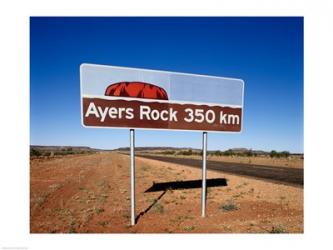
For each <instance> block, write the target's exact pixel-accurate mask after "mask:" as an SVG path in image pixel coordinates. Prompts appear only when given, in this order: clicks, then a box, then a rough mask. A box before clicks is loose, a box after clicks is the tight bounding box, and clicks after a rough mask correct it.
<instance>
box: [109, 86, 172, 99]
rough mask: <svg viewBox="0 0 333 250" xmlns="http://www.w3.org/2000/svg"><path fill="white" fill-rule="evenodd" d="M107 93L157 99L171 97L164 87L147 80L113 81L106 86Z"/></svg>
mask: <svg viewBox="0 0 333 250" xmlns="http://www.w3.org/2000/svg"><path fill="white" fill-rule="evenodd" d="M105 95H106V96H120V97H133V98H146V99H157V100H168V99H169V98H168V94H167V92H166V91H165V90H164V89H163V88H161V87H159V86H156V85H154V84H151V83H146V82H117V83H113V84H111V85H109V86H108V87H107V88H106V90H105Z"/></svg>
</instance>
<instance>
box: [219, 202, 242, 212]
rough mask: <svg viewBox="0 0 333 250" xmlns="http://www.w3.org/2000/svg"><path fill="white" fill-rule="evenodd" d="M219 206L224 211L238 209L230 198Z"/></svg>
mask: <svg viewBox="0 0 333 250" xmlns="http://www.w3.org/2000/svg"><path fill="white" fill-rule="evenodd" d="M219 208H220V209H222V210H223V211H225V212H229V211H234V210H238V209H239V207H238V206H237V205H236V204H235V203H234V202H233V201H231V200H230V201H227V202H225V203H223V204H222V205H221V206H220V207H219Z"/></svg>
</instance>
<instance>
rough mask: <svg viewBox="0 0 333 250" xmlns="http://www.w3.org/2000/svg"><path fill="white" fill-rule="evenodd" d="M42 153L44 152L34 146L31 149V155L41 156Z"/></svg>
mask: <svg viewBox="0 0 333 250" xmlns="http://www.w3.org/2000/svg"><path fill="white" fill-rule="evenodd" d="M41 155H42V153H41V152H40V151H39V150H37V149H34V148H32V149H31V150H30V156H41Z"/></svg>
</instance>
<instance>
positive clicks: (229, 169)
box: [137, 154, 303, 186]
mask: <svg viewBox="0 0 333 250" xmlns="http://www.w3.org/2000/svg"><path fill="white" fill-rule="evenodd" d="M137 156H139V157H144V158H148V159H153V160H158V161H164V162H170V163H176V164H181V165H184V166H191V167H197V168H201V167H202V161H201V160H198V159H189V158H176V157H170V156H157V155H156V156H155V155H142V154H140V155H137ZM207 169H211V170H217V171H221V172H225V173H231V174H236V175H241V176H249V177H254V178H260V179H265V180H269V181H273V182H279V183H284V184H288V185H297V186H303V169H299V168H288V167H275V166H274V167H273V166H262V165H251V164H243V163H230V162H221V161H207Z"/></svg>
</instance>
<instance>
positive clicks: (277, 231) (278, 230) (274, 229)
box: [270, 225, 288, 234]
mask: <svg viewBox="0 0 333 250" xmlns="http://www.w3.org/2000/svg"><path fill="white" fill-rule="evenodd" d="M270 233H272V234H281V233H288V231H287V230H286V229H285V228H284V226H282V225H278V226H273V227H272V230H271V231H270Z"/></svg>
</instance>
